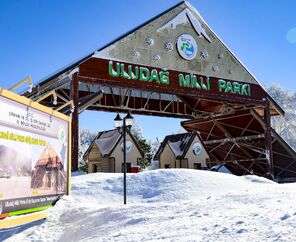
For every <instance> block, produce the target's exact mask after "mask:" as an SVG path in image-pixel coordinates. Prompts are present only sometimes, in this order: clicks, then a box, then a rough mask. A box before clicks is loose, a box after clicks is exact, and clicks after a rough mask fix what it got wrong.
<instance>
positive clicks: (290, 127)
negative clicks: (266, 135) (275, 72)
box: [267, 83, 296, 149]
mask: <svg viewBox="0 0 296 242" xmlns="http://www.w3.org/2000/svg"><path fill="white" fill-rule="evenodd" d="M267 91H268V93H269V94H270V95H271V96H272V97H273V98H274V99H275V101H276V102H277V103H278V104H279V105H280V106H281V107H282V108H283V109H284V111H285V116H275V117H273V118H272V120H271V124H272V127H273V128H274V129H275V130H276V132H277V133H278V134H279V135H280V136H281V137H282V138H283V139H284V140H286V141H287V143H288V144H290V146H291V147H293V148H294V149H296V93H292V92H291V91H289V90H285V89H283V88H282V87H281V86H280V85H277V84H274V83H273V84H272V85H271V86H270V87H268V88H267Z"/></svg>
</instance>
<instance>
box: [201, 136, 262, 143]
mask: <svg viewBox="0 0 296 242" xmlns="http://www.w3.org/2000/svg"><path fill="white" fill-rule="evenodd" d="M264 137H265V135H264V134H259V135H249V136H243V137H236V138H226V139H217V140H210V141H204V144H205V145H209V144H217V143H226V142H237V141H244V140H254V139H261V138H264Z"/></svg>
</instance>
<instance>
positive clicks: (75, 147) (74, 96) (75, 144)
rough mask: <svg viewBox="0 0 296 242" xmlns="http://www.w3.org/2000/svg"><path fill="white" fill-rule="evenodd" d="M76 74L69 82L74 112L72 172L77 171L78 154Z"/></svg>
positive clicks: (77, 91)
mask: <svg viewBox="0 0 296 242" xmlns="http://www.w3.org/2000/svg"><path fill="white" fill-rule="evenodd" d="M78 93H79V85H78V73H77V72H76V73H74V74H73V76H72V82H71V99H72V100H73V103H74V107H75V109H74V112H73V113H72V151H71V152H72V171H78V152H79V143H78V138H79V113H78V98H79V97H78Z"/></svg>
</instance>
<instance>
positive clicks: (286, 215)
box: [281, 214, 291, 221]
mask: <svg viewBox="0 0 296 242" xmlns="http://www.w3.org/2000/svg"><path fill="white" fill-rule="evenodd" d="M290 217H291V216H290V214H285V215H284V216H282V217H281V220H282V221H284V220H286V219H288V218H290Z"/></svg>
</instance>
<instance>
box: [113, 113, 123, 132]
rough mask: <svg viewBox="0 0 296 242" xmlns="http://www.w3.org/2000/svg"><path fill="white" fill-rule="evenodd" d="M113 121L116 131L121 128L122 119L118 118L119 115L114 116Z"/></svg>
mask: <svg viewBox="0 0 296 242" xmlns="http://www.w3.org/2000/svg"><path fill="white" fill-rule="evenodd" d="M114 121H115V127H116V128H117V129H118V128H120V127H121V126H122V118H121V117H120V115H119V113H118V114H117V115H116V117H115V119H114Z"/></svg>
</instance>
